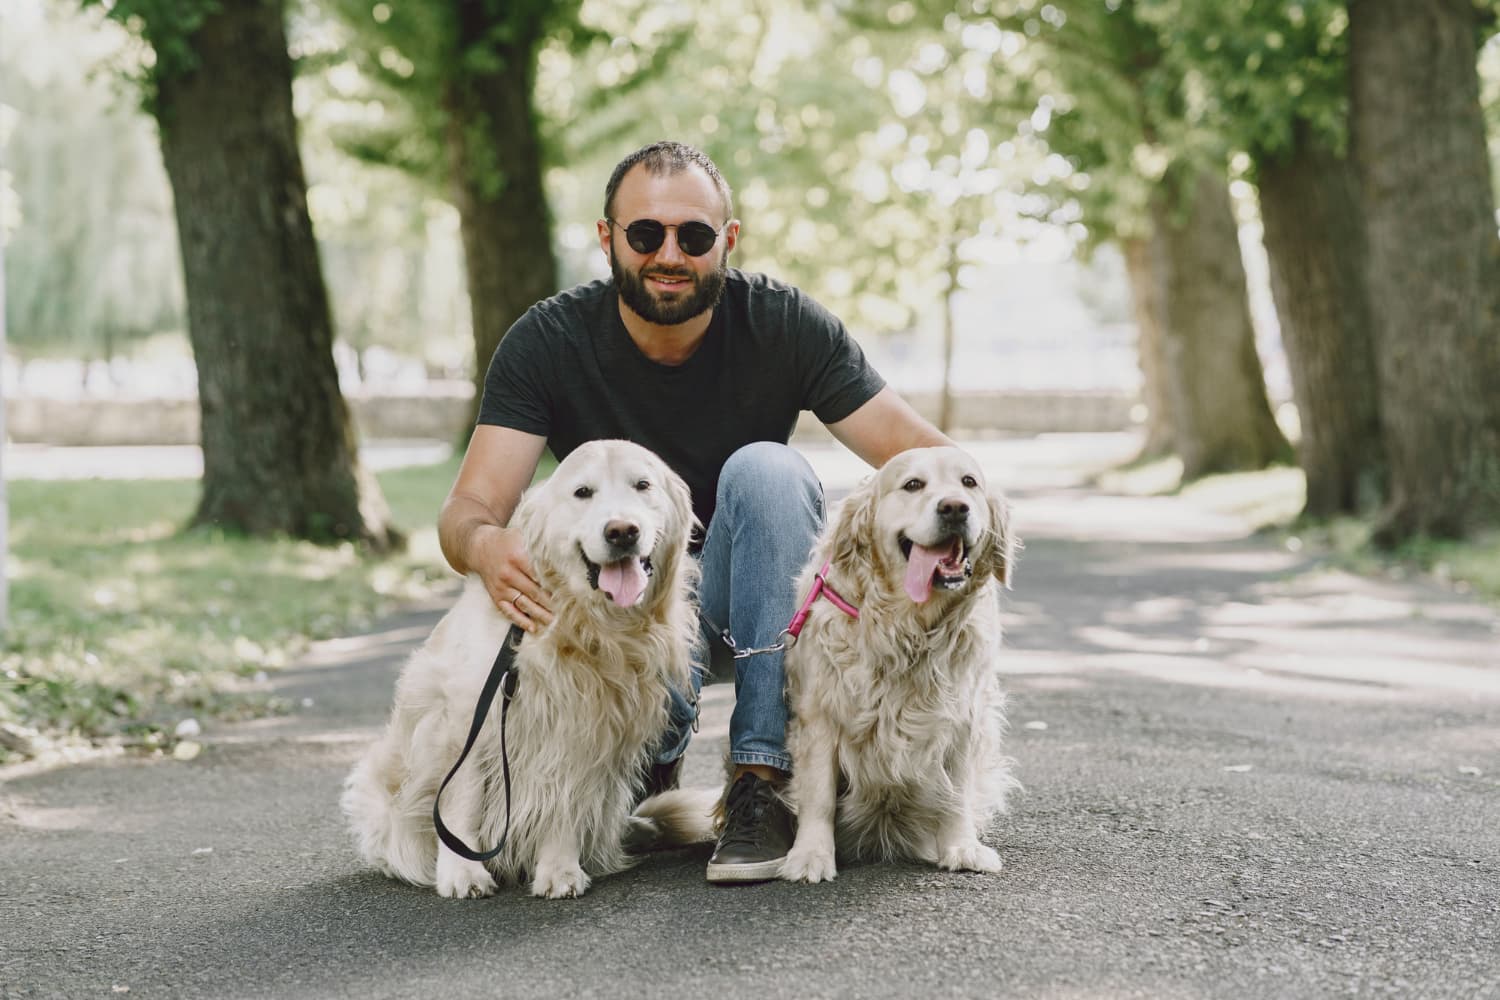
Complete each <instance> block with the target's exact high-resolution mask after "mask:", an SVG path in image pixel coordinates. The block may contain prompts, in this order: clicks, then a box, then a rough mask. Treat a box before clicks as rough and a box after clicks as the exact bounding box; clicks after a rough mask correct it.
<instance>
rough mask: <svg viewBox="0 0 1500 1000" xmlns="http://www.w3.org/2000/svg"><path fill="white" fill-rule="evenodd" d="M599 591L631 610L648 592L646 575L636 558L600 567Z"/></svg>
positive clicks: (632, 557)
mask: <svg viewBox="0 0 1500 1000" xmlns="http://www.w3.org/2000/svg"><path fill="white" fill-rule="evenodd" d="M599 589H600V590H602V591H604V592H605V593H606V594H608V595H609V599H610V600H612V601H614V602H615V603H616V604H618V605H619V606H620V607H622V608H631V607H634V606H635V602H636V601H639V600H640V599H641V595H642V594H644V593H645V592H646V573H645V571H644V570H642V569H641V561H640V560H639V559H637V558H636V557H635V556H631V557H630V558H628V559H621V560H620V561H619V562H612V563H605V564H604V565H603V566H600V567H599Z"/></svg>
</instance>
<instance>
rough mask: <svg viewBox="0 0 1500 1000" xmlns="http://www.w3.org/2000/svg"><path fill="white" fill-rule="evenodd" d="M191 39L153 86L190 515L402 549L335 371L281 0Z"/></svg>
mask: <svg viewBox="0 0 1500 1000" xmlns="http://www.w3.org/2000/svg"><path fill="white" fill-rule="evenodd" d="M165 30H167V31H170V30H171V26H165ZM147 31H148V32H149V31H150V26H149V25H148V26H147ZM188 44H189V45H190V47H191V50H192V53H193V55H194V57H195V59H196V68H195V69H192V70H188V71H186V72H184V73H180V74H176V75H171V76H164V77H163V78H161V79H159V81H158V93H157V105H156V115H157V119H158V123H159V125H160V129H161V144H162V157H163V160H164V162H165V164H166V168H167V174H168V176H169V177H170V179H171V182H172V192H173V196H174V199H175V202H176V213H177V228H178V238H179V240H180V241H181V245H182V263H183V275H184V279H185V285H186V291H187V303H188V331H189V336H190V339H191V341H192V345H193V353H194V356H195V358H196V360H197V367H198V395H199V401H200V405H201V408H202V445H203V496H202V499H201V501H200V503H199V506H198V510H197V513H196V514H195V515H194V518H193V520H194V522H195V523H198V524H212V525H216V526H220V527H223V528H227V529H230V530H234V531H244V532H248V533H250V534H257V535H260V534H277V533H286V534H290V535H292V536H295V537H299V538H309V539H313V540H317V541H333V540H337V539H355V540H359V541H362V542H366V543H369V544H372V545H374V546H375V547H377V548H380V549H386V548H389V547H391V546H393V545H397V544H399V542H400V536H399V535H398V534H397V533H396V532H395V531H394V529H393V528H392V527H391V525H390V524H389V515H388V512H387V510H386V508H385V501H384V498H383V497H382V496H381V494H380V489H379V486H378V485H377V484H376V483H375V480H374V478H373V477H371V476H366V475H364V474H363V473H362V471H361V469H360V465H359V456H358V451H357V449H356V446H355V438H354V430H353V425H352V423H351V421H350V417H349V410H348V407H347V406H346V405H345V402H344V398H343V395H342V394H341V393H340V391H339V383H338V373H337V371H336V370H335V368H334V363H333V330H332V321H331V319H330V315H329V307H328V296H327V291H326V289H325V287H324V284H323V274H322V270H321V268H320V266H319V262H318V252H317V246H316V243H315V242H314V239H313V232H312V223H311V221H310V220H309V218H308V214H307V184H306V181H305V179H304V177H303V173H302V161H301V157H300V154H299V152H298V149H297V135H296V120H295V118H294V117H293V114H292V80H291V60H290V58H289V57H288V55H287V47H286V35H285V29H284V27H283V24H282V7H281V3H280V0H225V2H224V3H223V4H222V5H221V6H220V7H219V8H218V10H217V11H216V12H215V13H213V14H211V15H210V16H209V17H208V18H207V19H206V20H205V21H204V22H203V24H202V27H201V28H199V29H198V30H197V31H196V32H195V33H194V34H193V35H192V36H191V37H190V38H189V39H188Z"/></svg>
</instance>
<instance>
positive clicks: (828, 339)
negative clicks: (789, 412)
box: [796, 295, 885, 424]
mask: <svg viewBox="0 0 1500 1000" xmlns="http://www.w3.org/2000/svg"><path fill="white" fill-rule="evenodd" d="M798 298H799V303H798V304H799V307H800V312H801V322H800V323H799V324H798V327H799V332H798V335H797V338H796V344H797V347H798V349H799V353H801V354H802V358H801V359H800V363H799V365H798V368H799V370H800V371H802V372H803V373H804V377H805V381H804V383H803V396H802V407H803V409H807V410H811V411H812V412H813V413H814V414H815V415H816V416H817V418H818V419H819V420H821V421H822V422H823V423H825V424H831V423H835V422H836V421H839V420H843V419H844V418H845V417H847V416H849V415H850V414H851V413H853V412H854V411H855V410H857V409H859V408H860V407H861V406H863V405H865V404H866V403H868V402H869V401H870V400H871V399H873V398H874V396H875V394H876V393H878V392H879V391H880V390H881V389H883V388H885V379H883V378H881V377H880V373H879V372H877V371H876V370H875V369H874V367H873V366H871V364H870V362H869V360H868V359H866V358H865V352H864V351H863V350H861V349H860V346H859V344H858V343H856V342H855V340H854V338H853V337H851V336H850V335H849V331H848V330H847V329H845V328H844V324H843V323H842V322H841V321H840V320H839V318H838V317H837V316H835V315H833V313H831V312H829V311H828V310H827V309H825V308H823V307H822V306H821V305H819V304H818V303H817V302H814V301H813V300H812V299H809V298H807V297H806V296H805V295H799V297H798Z"/></svg>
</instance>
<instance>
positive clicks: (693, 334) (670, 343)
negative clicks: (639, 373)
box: [620, 302, 714, 365]
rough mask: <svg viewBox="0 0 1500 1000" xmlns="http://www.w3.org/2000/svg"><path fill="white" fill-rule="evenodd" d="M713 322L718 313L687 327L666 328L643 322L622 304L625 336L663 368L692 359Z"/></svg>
mask: <svg viewBox="0 0 1500 1000" xmlns="http://www.w3.org/2000/svg"><path fill="white" fill-rule="evenodd" d="M713 318H714V311H713V310H712V309H709V310H707V311H705V312H703V313H700V314H699V315H697V316H694V317H693V318H692V319H690V320H688V321H687V322H685V323H676V324H673V325H671V326H663V325H661V324H659V323H651V322H648V321H647V320H645V319H642V318H641V317H640V315H639V314H637V313H636V312H635V311H634V310H633V309H631V308H630V307H629V306H627V305H626V304H625V303H624V302H621V303H620V319H621V321H622V322H623V323H624V324H625V332H626V333H628V334H630V339H631V340H633V341H635V346H636V347H637V348H639V349H640V352H641V353H642V354H644V355H645V356H646V357H648V358H650V359H651V360H652V361H655V362H656V363H657V364H659V365H680V364H682V363H683V362H684V361H686V360H687V359H688V358H690V357H692V356H693V354H694V352H696V351H697V350H698V345H700V344H702V343H703V338H704V337H705V336H707V334H708V325H709V324H710V323H711V322H713Z"/></svg>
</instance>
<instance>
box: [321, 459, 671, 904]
mask: <svg viewBox="0 0 1500 1000" xmlns="http://www.w3.org/2000/svg"><path fill="white" fill-rule="evenodd" d="M643 482H645V483H648V484H649V485H648V486H647V487H646V488H644V489H642V488H640V485H641V483H643ZM580 487H586V488H588V489H589V490H591V491H592V493H591V495H589V496H587V497H582V496H578V495H575V494H576V493H577V492H578V491H579V489H580ZM619 519H624V520H629V521H631V522H633V523H635V524H637V525H638V526H639V527H640V533H641V539H642V541H641V553H642V555H649V557H650V559H651V563H652V566H653V570H654V572H653V573H652V576H651V579H650V582H649V584H648V586H647V589H646V591H645V593H644V595H643V596H642V597H641V599H640V601H639V603H637V604H636V605H635V606H634V607H631V608H621V607H618V606H616V605H615V604H613V603H612V602H611V601H610V600H609V599H608V597H607V596H606V595H604V594H603V593H602V592H601V591H598V590H595V589H594V588H593V587H592V586H591V583H590V580H589V576H588V570H587V565H586V563H585V562H584V560H583V556H582V551H581V550H583V551H588V552H594V551H596V550H598V547H599V545H600V544H601V542H600V538H601V537H602V533H603V530H604V525H605V524H606V523H608V522H609V521H611V520H619ZM514 523H515V524H517V525H519V527H520V529H521V531H522V534H523V537H524V539H525V540H526V544H527V549H528V551H529V553H530V555H531V558H532V562H533V565H534V566H535V569H536V575H537V580H538V582H539V583H540V584H541V585H542V587H543V588H544V589H545V590H547V591H548V592H549V593H550V594H551V596H552V611H553V615H554V618H553V621H552V624H551V625H550V626H548V627H547V628H545V629H544V630H542V631H541V632H539V633H533V634H530V635H527V636H526V637H525V639H524V641H523V642H522V644H521V648H520V652H519V653H518V655H517V657H516V667H517V669H518V671H519V685H518V689H517V692H516V696H515V700H514V702H513V703H512V705H511V708H510V713H509V715H508V717H507V719H506V743H507V746H508V749H509V754H510V766H511V780H512V786H511V810H512V814H511V823H510V836H509V839H508V840H507V842H506V845H505V849H504V851H502V852H501V854H500V855H498V856H497V857H496V858H494V859H493V860H492V861H490V862H488V863H487V864H481V863H479V862H475V861H468V860H465V859H463V858H460V857H459V856H458V855H456V854H454V853H453V852H452V851H450V850H449V849H448V848H447V847H446V846H444V845H442V844H441V843H440V842H439V841H438V838H437V834H436V831H435V830H434V827H433V823H432V803H433V798H434V796H435V795H436V793H437V789H438V785H439V783H440V782H441V781H442V779H443V777H444V776H445V775H446V774H447V772H448V769H449V768H450V767H452V766H453V762H454V761H455V760H457V758H458V754H459V751H460V750H461V749H462V748H463V742H464V739H465V738H466V736H467V734H468V730H469V725H470V722H471V721H472V719H473V713H474V704H475V701H476V700H477V698H478V695H479V691H480V688H481V687H482V686H483V684H484V680H485V677H486V676H487V675H488V673H489V670H490V666H491V664H492V663H493V661H494V658H495V654H496V652H498V650H499V649H500V643H501V642H502V641H503V640H504V638H505V635H506V632H507V630H508V628H509V623H508V622H507V621H506V620H505V618H504V617H503V616H502V615H501V614H500V613H499V612H498V611H497V610H496V608H495V606H494V604H493V603H492V601H491V598H490V597H489V595H488V593H487V592H486V591H485V589H484V586H483V584H482V583H481V582H480V581H479V579H478V577H470V579H469V580H468V581H467V582H466V584H465V587H464V591H463V594H462V596H460V598H459V600H458V602H457V604H456V605H455V606H454V607H453V609H452V610H451V611H449V612H448V614H447V615H446V616H444V618H443V619H442V621H440V622H439V623H438V625H437V627H436V628H435V629H434V630H433V632H432V635H431V636H430V637H429V638H428V640H427V642H426V643H425V644H424V645H423V646H422V647H421V648H420V649H418V650H417V651H416V652H415V653H414V654H413V655H412V657H411V659H410V660H409V661H408V663H407V664H406V666H405V668H404V669H403V670H402V672H401V677H400V680H399V681H398V682H397V685H396V697H395V707H394V708H393V710H392V712H391V719H390V723H389V725H388V726H387V728H386V730H385V732H384V733H383V734H382V736H381V737H380V739H379V740H378V741H377V742H376V743H375V744H374V745H373V746H372V747H371V748H370V750H369V751H368V752H367V753H366V754H365V756H364V758H363V759H362V760H360V762H359V763H358V764H357V765H356V766H355V768H354V770H353V772H352V773H351V774H350V775H349V777H348V780H347V781H346V782H345V789H344V793H343V797H342V799H341V805H342V807H343V810H344V813H345V814H346V816H347V817H348V819H349V823H350V826H351V827H352V829H353V831H354V834H355V837H356V840H357V842H358V846H359V851H360V854H361V855H362V856H363V857H364V858H365V860H366V861H368V862H369V863H370V864H371V865H373V866H375V867H376V868H378V869H379V870H381V871H382V872H385V873H386V874H387V875H391V876H394V877H396V878H399V879H403V880H405V881H407V882H411V883H413V884H415V885H421V886H434V887H435V888H436V889H437V891H438V893H439V894H441V895H443V896H449V897H478V896H487V895H489V894H491V893H493V892H494V891H495V889H496V887H497V880H498V881H499V882H504V883H511V884H524V883H525V880H526V879H528V878H529V879H530V887H531V892H532V894H533V895H537V896H547V897H552V898H557V897H564V896H577V895H581V894H582V893H583V892H584V891H585V890H586V889H587V888H588V886H589V884H590V881H591V879H592V878H593V877H596V876H599V875H604V874H608V873H611V872H615V871H619V870H620V869H622V868H624V867H626V866H627V865H628V864H629V862H630V859H629V857H628V856H627V855H626V853H625V851H624V850H623V848H622V846H621V844H622V838H623V837H624V836H625V834H626V832H627V828H628V826H629V824H630V823H631V820H630V817H629V814H630V808H631V804H632V802H633V801H634V799H635V796H636V795H637V794H638V793H639V791H640V787H641V780H642V767H643V765H644V764H645V763H646V762H647V760H648V759H649V755H650V751H651V748H652V745H653V744H654V742H655V741H656V740H657V739H658V738H659V737H660V736H661V734H662V733H663V732H664V731H665V729H666V725H667V710H666V706H667V694H668V689H669V686H671V687H676V688H677V689H678V690H684V689H686V685H687V683H688V679H689V671H690V670H691V669H692V667H691V652H692V644H693V641H694V637H695V635H696V619H695V613H694V609H693V606H692V604H691V603H690V595H691V592H692V588H693V584H694V582H695V579H696V574H697V567H696V564H695V563H694V561H693V560H692V559H691V558H690V557H688V555H687V542H688V536H689V532H690V530H691V525H692V509H691V502H690V498H689V493H688V488H687V486H686V485H685V484H684V483H683V481H682V480H681V479H680V478H679V477H678V476H676V475H675V474H674V473H672V471H671V470H670V469H668V468H667V466H666V465H665V464H664V463H663V462H662V461H661V460H660V459H659V458H657V456H655V455H654V454H652V453H651V452H649V451H647V450H646V449H644V448H641V447H639V446H637V445H634V444H630V443H629V442H624V441H597V442H590V443H588V444H585V445H583V446H582V447H580V448H579V449H577V450H576V451H574V452H573V453H571V454H570V455H569V456H568V457H567V459H566V460H564V461H563V462H562V463H561V464H560V465H559V466H558V468H557V470H556V471H555V472H554V473H553V474H552V476H551V477H549V478H548V479H547V480H546V481H545V482H543V483H541V484H539V485H537V486H535V487H533V488H532V489H531V490H530V491H528V492H527V494H526V495H525V497H524V498H523V499H522V503H521V506H520V508H519V509H518V511H517V514H516V519H515V521H514ZM591 558H593V559H594V561H595V562H599V561H602V559H601V557H600V556H597V555H594V556H591ZM500 701H501V699H499V698H496V700H495V705H494V707H493V708H492V710H491V713H490V716H489V718H488V719H487V720H486V723H485V726H484V729H483V731H482V733H481V735H480V737H479V739H478V741H477V742H476V743H475V745H474V749H473V751H472V752H471V753H470V755H469V758H468V760H467V761H466V762H465V763H464V766H463V767H462V768H460V770H459V772H458V774H457V775H456V776H455V777H454V779H453V781H452V782H451V783H450V784H449V785H448V787H447V790H446V791H444V793H443V801H442V810H443V822H444V823H445V824H446V825H447V826H448V827H449V829H450V830H452V832H453V833H454V834H456V835H457V836H458V837H459V838H460V839H462V840H463V841H464V843H466V844H468V845H469V846H470V847H472V848H475V849H477V850H481V851H483V850H487V849H489V848H490V847H492V846H493V845H494V844H495V843H496V842H497V841H498V840H499V838H500V836H501V833H502V831H503V829H504V825H505V800H504V788H503V784H502V777H501V756H500V729H499V713H500Z"/></svg>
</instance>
